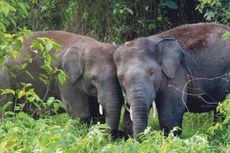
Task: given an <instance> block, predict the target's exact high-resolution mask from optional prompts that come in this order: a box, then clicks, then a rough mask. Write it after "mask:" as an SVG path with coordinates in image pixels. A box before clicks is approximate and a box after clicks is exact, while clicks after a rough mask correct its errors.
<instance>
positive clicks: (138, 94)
mask: <svg viewBox="0 0 230 153" xmlns="http://www.w3.org/2000/svg"><path fill="white" fill-rule="evenodd" d="M113 57H114V62H115V65H116V67H117V76H118V79H119V82H120V84H121V87H122V89H123V91H124V92H126V93H127V96H128V103H129V105H130V108H131V109H130V111H131V112H130V114H132V117H131V118H133V132H134V137H137V136H138V134H139V133H140V132H143V131H144V130H145V129H146V127H147V125H148V111H149V109H150V106H151V104H152V103H153V102H154V101H155V99H156V97H157V92H158V91H159V90H160V88H161V86H162V84H163V83H164V82H165V81H164V78H167V79H173V78H174V77H175V74H176V71H177V69H178V66H179V65H180V61H181V59H182V58H183V52H182V48H181V47H180V45H179V44H178V42H177V41H176V40H175V39H159V38H157V39H156V38H151V37H147V38H140V39H136V40H134V41H132V42H129V43H127V44H125V45H123V46H120V47H119V48H118V49H117V50H116V52H115V54H114V56H113Z"/></svg>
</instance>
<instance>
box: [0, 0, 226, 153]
mask: <svg viewBox="0 0 230 153" xmlns="http://www.w3.org/2000/svg"><path fill="white" fill-rule="evenodd" d="M131 2H132V3H131ZM147 2H149V1H147V0H146V1H138V2H136V1H135V3H133V1H121V0H108V1H103V2H102V1H93V2H92V1H80V0H69V1H64V2H63V1H59V0H49V1H45V0H33V1H29V2H27V1H26V0H24V1H23V0H21V1H20V0H8V1H5V0H2V1H0V59H1V60H0V61H1V63H0V64H1V66H3V65H4V66H6V62H5V57H6V55H7V56H11V57H13V58H16V57H17V56H18V54H19V51H20V49H21V47H22V43H23V37H27V36H28V35H30V34H31V31H30V30H27V29H26V28H24V26H27V27H29V28H30V29H32V30H38V29H40V30H47V29H66V30H70V31H72V32H77V33H80V34H85V35H89V36H94V37H97V38H98V39H100V40H104V41H112V40H113V41H116V42H119V43H121V42H123V41H124V40H127V39H130V38H133V37H136V36H140V35H148V34H150V33H156V32H158V31H162V30H166V29H168V28H170V27H171V25H172V23H171V22H170V21H171V20H170V18H169V17H168V16H167V12H166V11H165V10H167V9H171V10H178V9H180V8H181V6H180V5H179V3H178V1H174V0H160V1H159V3H157V2H155V1H154V2H152V3H147ZM199 2H200V5H198V6H197V9H198V10H199V11H202V12H203V13H204V16H205V18H206V19H207V20H211V21H218V22H221V23H225V24H227V25H229V8H230V4H229V3H228V2H227V1H226V2H225V1H219V0H215V1H211V0H199ZM92 3H93V4H92ZM89 4H90V5H89ZM29 6H30V7H29ZM102 6H103V7H102ZM210 12H211V13H210ZM102 16H103V18H102ZM216 17H217V18H216ZM130 21H132V23H129V22H130ZM60 23H62V24H60ZM19 27H23V28H19ZM134 31H135V32H134ZM130 35H134V36H130ZM229 37H230V36H229V32H227V33H226V34H225V35H224V36H223V39H224V40H226V39H228V38H229ZM31 47H32V48H33V49H34V50H36V51H37V52H39V57H36V58H41V59H42V60H43V62H44V64H43V66H42V68H43V69H44V71H46V73H47V76H41V78H40V79H41V80H42V82H43V83H44V84H45V85H47V86H48V85H49V83H50V81H51V80H52V77H53V76H54V75H57V77H58V79H59V81H60V82H62V83H63V82H64V81H65V78H66V75H65V74H64V72H63V71H62V70H60V69H57V68H53V67H51V65H50V64H51V60H55V59H53V57H52V55H51V54H50V51H51V49H52V48H53V49H55V50H59V49H60V46H59V45H58V44H56V43H55V42H53V41H52V40H49V39H47V38H39V39H38V40H36V41H35V42H33V44H32V46H31ZM29 61H30V58H28V61H26V62H29ZM27 64H28V63H24V64H22V65H20V66H19V67H18V68H19V69H20V70H21V71H23V70H24V69H25V68H26V66H27ZM27 74H28V75H29V76H31V74H30V73H29V72H27ZM31 77H33V76H31ZM4 94H11V95H14V96H15V97H17V98H18V99H20V98H22V97H23V98H24V103H22V104H20V105H18V106H16V107H15V110H14V111H8V110H7V108H8V107H9V103H7V104H5V105H3V106H1V107H0V123H1V124H0V152H1V153H8V152H47V153H49V152H56V153H61V152H67V153H75V152H86V153H88V152H98V153H99V152H100V153H101V152H106V153H108V152H111V153H113V152H138V153H139V152H163V153H166V152H176V153H177V152H181V153H184V152H188V153H190V152H201V153H206V152H207V153H209V152H223V153H227V152H230V124H229V123H230V96H227V98H226V100H225V102H224V103H222V104H220V105H219V106H218V110H219V112H220V113H221V114H222V115H223V116H224V118H223V121H221V122H218V123H215V124H214V123H213V122H212V120H213V114H211V113H204V114H190V113H187V114H186V115H185V117H184V122H183V133H182V135H181V136H180V137H173V136H172V135H170V136H169V137H167V138H166V137H164V136H163V135H162V133H161V131H160V130H159V125H158V120H157V119H155V118H153V117H152V116H150V119H149V128H147V129H146V131H145V132H143V133H142V135H141V137H140V139H141V142H137V141H136V140H134V139H132V138H129V139H128V140H127V141H125V140H124V139H118V140H112V139H111V138H110V136H109V135H108V133H107V132H106V131H107V129H108V128H109V127H107V126H106V125H103V124H101V125H99V124H98V125H85V124H82V123H80V122H79V121H78V120H73V119H71V118H70V117H69V116H68V115H67V114H59V115H54V116H51V115H50V114H53V112H54V113H55V112H57V110H58V108H59V107H63V106H62V105H63V104H62V103H61V102H60V101H58V100H56V99H54V98H53V97H47V100H44V99H45V98H44V97H39V96H38V95H37V94H36V93H35V92H34V90H33V89H32V88H31V84H24V83H21V88H20V89H17V90H12V89H4V90H1V95H4ZM44 101H45V102H44ZM26 104H29V105H31V104H33V105H34V106H35V110H33V112H38V114H39V116H40V118H37V119H35V118H33V112H32V113H31V112H30V113H31V114H32V115H31V114H27V113H25V112H24V111H23V110H25V109H24V108H25V107H26ZM44 109H45V110H48V111H45V112H43V110H44ZM15 112H17V113H15ZM150 114H151V113H150ZM121 128H122V127H121Z"/></svg>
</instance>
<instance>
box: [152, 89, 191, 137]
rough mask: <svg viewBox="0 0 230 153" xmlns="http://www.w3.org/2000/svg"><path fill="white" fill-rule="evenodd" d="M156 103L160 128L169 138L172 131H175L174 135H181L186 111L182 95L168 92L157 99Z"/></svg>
mask: <svg viewBox="0 0 230 153" xmlns="http://www.w3.org/2000/svg"><path fill="white" fill-rule="evenodd" d="M172 94H173V96H172ZM156 102H157V103H156V106H157V110H158V118H159V122H160V128H161V129H162V130H163V131H164V134H165V135H166V136H167V135H168V134H169V133H170V131H171V130H174V131H173V133H174V135H179V134H180V133H181V128H182V120H183V115H184V112H185V111H186V107H185V105H184V103H183V102H182V100H181V94H177V93H175V92H173V91H166V92H165V93H164V94H162V95H161V97H160V98H157V100H156ZM174 128H176V129H174Z"/></svg>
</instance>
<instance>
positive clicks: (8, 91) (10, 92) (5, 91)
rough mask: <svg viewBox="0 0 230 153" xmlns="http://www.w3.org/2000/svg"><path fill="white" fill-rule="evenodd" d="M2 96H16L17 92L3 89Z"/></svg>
mask: <svg viewBox="0 0 230 153" xmlns="http://www.w3.org/2000/svg"><path fill="white" fill-rule="evenodd" d="M0 91H1V95H5V94H12V95H15V91H14V90H12V89H8V88H7V89H1V90H0Z"/></svg>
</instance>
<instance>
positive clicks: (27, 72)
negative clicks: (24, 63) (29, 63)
mask: <svg viewBox="0 0 230 153" xmlns="http://www.w3.org/2000/svg"><path fill="white" fill-rule="evenodd" d="M25 72H26V74H27V75H28V76H29V77H30V78H31V79H34V77H33V75H32V74H31V73H30V72H29V71H27V70H26V71H25Z"/></svg>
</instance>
